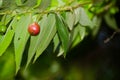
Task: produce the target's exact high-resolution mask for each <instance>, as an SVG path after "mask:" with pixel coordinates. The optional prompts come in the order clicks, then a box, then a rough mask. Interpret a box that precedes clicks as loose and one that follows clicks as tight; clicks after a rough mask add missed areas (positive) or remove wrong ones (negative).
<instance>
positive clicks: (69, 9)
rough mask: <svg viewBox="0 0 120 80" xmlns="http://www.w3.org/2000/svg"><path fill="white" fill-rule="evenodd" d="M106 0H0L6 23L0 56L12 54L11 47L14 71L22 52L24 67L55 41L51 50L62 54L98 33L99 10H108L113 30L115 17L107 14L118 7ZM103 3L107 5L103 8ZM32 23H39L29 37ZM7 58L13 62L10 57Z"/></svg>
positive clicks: (107, 16)
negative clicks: (25, 54)
mask: <svg viewBox="0 0 120 80" xmlns="http://www.w3.org/2000/svg"><path fill="white" fill-rule="evenodd" d="M107 1H109V0H105V2H104V3H103V2H101V4H98V2H96V0H95V2H94V1H93V0H86V1H84V0H0V15H1V16H0V23H2V24H4V25H5V26H7V31H6V32H5V34H3V35H1V34H0V56H1V57H4V54H6V53H7V54H11V50H10V51H9V47H10V48H11V47H12V49H14V51H13V52H12V54H13V53H14V55H15V58H14V60H15V65H16V73H17V72H18V71H19V69H20V67H21V63H22V58H23V53H24V51H26V52H28V53H27V55H28V56H26V58H27V63H26V68H27V67H28V66H29V64H30V63H31V62H32V61H33V62H35V61H36V60H37V59H38V57H39V56H40V55H41V54H42V53H43V52H44V51H45V50H46V49H47V48H48V46H50V43H53V44H54V46H51V47H53V52H58V56H60V55H63V56H64V57H65V56H66V55H67V52H68V51H69V50H70V49H71V48H73V47H75V46H76V45H78V44H79V43H80V42H81V41H83V40H84V38H85V37H87V35H91V34H92V35H93V36H95V35H96V34H97V32H98V30H99V28H100V23H101V18H102V17H103V15H100V14H101V13H105V12H107V11H109V13H106V14H105V15H104V18H105V21H106V23H107V24H108V25H109V27H111V28H112V29H115V30H116V29H118V28H117V24H116V21H115V19H114V18H113V17H111V16H110V15H111V14H113V13H115V12H117V9H115V11H111V9H110V8H111V7H113V6H114V5H113V4H115V1H116V0H115V1H109V3H110V4H108V2H107ZM90 5H92V6H90ZM96 5H97V6H98V7H96ZM106 5H109V6H108V7H107V10H104V9H106ZM89 6H90V7H89ZM98 8H99V9H98ZM89 10H90V12H89ZM91 12H93V13H91ZM89 14H90V15H91V14H92V17H91V16H89ZM32 22H38V23H39V25H40V27H41V31H40V34H39V35H37V36H31V35H30V34H29V33H28V31H27V29H28V25H29V24H31V23H32ZM2 24H0V30H1V25H2ZM10 44H12V45H14V47H13V46H11V45H10ZM26 46H28V49H26ZM10 57H11V58H12V61H14V60H13V56H10ZM5 68H6V67H5ZM3 70H4V69H3ZM3 73H4V71H3Z"/></svg>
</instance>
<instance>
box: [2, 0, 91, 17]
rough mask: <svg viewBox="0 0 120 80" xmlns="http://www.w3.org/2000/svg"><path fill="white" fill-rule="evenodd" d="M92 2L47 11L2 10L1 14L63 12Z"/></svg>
mask: <svg viewBox="0 0 120 80" xmlns="http://www.w3.org/2000/svg"><path fill="white" fill-rule="evenodd" d="M90 3H92V2H90V1H89V2H84V3H79V4H77V5H75V6H60V7H58V8H56V9H54V10H45V11H40V10H39V11H37V10H36V11H35V10H28V11H23V12H17V11H16V10H14V11H10V10H9V11H5V12H1V13H0V15H5V14H14V15H17V14H25V13H33V12H34V13H37V14H48V13H51V12H62V11H72V10H74V9H76V8H78V7H82V6H84V5H86V4H90Z"/></svg>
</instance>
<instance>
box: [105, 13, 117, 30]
mask: <svg viewBox="0 0 120 80" xmlns="http://www.w3.org/2000/svg"><path fill="white" fill-rule="evenodd" d="M104 18H105V21H106V23H107V25H108V26H109V27H110V28H112V29H114V30H117V29H118V26H117V23H116V21H115V18H114V17H113V16H111V15H110V14H105V16H104Z"/></svg>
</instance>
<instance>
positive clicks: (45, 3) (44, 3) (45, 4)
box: [39, 0, 51, 11]
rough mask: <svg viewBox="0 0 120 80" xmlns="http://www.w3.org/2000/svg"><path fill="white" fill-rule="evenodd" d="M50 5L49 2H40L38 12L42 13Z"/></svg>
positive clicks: (45, 0)
mask: <svg viewBox="0 0 120 80" xmlns="http://www.w3.org/2000/svg"><path fill="white" fill-rule="evenodd" d="M50 4H51V0H42V1H41V4H40V6H39V8H40V10H42V11H43V10H45V9H47V8H48V7H49V6H50Z"/></svg>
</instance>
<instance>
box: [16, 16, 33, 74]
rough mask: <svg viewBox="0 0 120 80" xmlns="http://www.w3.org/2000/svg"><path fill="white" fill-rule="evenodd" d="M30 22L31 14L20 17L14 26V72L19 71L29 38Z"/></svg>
mask: <svg viewBox="0 0 120 80" xmlns="http://www.w3.org/2000/svg"><path fill="white" fill-rule="evenodd" d="M30 22H31V14H25V15H22V16H21V18H20V20H19V21H18V23H17V25H16V30H15V37H14V47H15V62H16V72H18V70H19V69H20V64H21V60H22V55H23V51H24V49H25V45H26V43H27V40H28V38H29V33H28V30H27V29H28V25H29V24H30Z"/></svg>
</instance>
